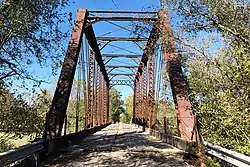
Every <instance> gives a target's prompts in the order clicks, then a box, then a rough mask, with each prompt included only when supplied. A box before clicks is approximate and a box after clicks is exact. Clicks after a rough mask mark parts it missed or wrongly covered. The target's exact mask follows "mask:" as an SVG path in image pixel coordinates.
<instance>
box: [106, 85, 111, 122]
mask: <svg viewBox="0 0 250 167" xmlns="http://www.w3.org/2000/svg"><path fill="white" fill-rule="evenodd" d="M109 90H110V86H109V85H106V96H107V98H106V105H107V108H106V113H107V117H106V123H108V122H110V114H109V104H110V103H109Z"/></svg>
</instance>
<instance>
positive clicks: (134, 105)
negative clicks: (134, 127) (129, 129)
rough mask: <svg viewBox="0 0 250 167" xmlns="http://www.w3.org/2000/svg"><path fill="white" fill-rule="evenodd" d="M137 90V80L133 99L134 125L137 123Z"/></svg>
mask: <svg viewBox="0 0 250 167" xmlns="http://www.w3.org/2000/svg"><path fill="white" fill-rule="evenodd" d="M136 88H137V80H136V79H135V80H134V97H133V119H132V123H136V122H135V118H136V100H135V99H136Z"/></svg>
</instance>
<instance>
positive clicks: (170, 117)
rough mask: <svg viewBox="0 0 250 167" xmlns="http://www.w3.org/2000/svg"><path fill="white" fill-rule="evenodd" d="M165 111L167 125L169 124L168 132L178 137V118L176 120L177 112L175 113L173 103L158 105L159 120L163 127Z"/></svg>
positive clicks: (160, 102)
mask: <svg viewBox="0 0 250 167" xmlns="http://www.w3.org/2000/svg"><path fill="white" fill-rule="evenodd" d="M164 110H165V113H166V115H165V117H166V121H167V122H166V123H167V131H168V132H170V133H172V134H174V135H178V132H177V118H176V111H175V105H174V104H173V103H170V102H168V103H163V102H162V101H159V102H158V105H157V119H158V120H159V121H160V123H161V124H162V125H164V121H163V119H164Z"/></svg>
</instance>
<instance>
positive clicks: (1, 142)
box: [0, 138, 13, 153]
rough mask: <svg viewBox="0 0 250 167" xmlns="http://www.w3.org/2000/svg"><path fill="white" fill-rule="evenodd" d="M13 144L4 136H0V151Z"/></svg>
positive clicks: (7, 148)
mask: <svg viewBox="0 0 250 167" xmlns="http://www.w3.org/2000/svg"><path fill="white" fill-rule="evenodd" d="M12 147H13V145H12V144H11V143H10V142H8V141H7V140H6V139H4V138H0V153H1V152H4V151H7V150H9V149H10V148H12Z"/></svg>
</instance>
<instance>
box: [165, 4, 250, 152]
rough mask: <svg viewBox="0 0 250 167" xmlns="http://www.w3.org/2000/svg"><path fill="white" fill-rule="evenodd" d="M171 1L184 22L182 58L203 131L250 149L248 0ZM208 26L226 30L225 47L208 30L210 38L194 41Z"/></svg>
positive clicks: (224, 142) (181, 27) (212, 137)
mask: <svg viewBox="0 0 250 167" xmlns="http://www.w3.org/2000/svg"><path fill="white" fill-rule="evenodd" d="M167 4H168V8H171V9H174V10H172V11H175V12H176V13H175V14H177V18H178V20H179V23H180V24H179V25H176V28H178V30H179V31H178V32H181V33H179V34H177V35H178V39H177V40H178V42H179V44H180V45H179V48H180V49H181V50H182V51H184V52H186V53H189V54H187V56H186V57H185V59H183V61H185V62H186V64H185V67H186V70H187V72H186V74H187V78H188V81H189V85H190V88H191V89H190V90H191V91H190V97H191V100H192V104H193V109H194V111H195V113H196V114H197V115H198V117H199V127H200V132H201V135H202V136H203V138H204V139H205V140H208V141H210V142H213V143H216V144H219V145H221V146H223V147H227V148H229V149H234V150H237V151H240V152H242V153H246V154H249V153H250V150H249V145H250V139H249V136H250V131H249V126H250V125H249V119H250V105H249V101H250V99H249V93H250V92H249V90H250V89H249V84H248V83H249V79H250V71H249V69H250V66H249V65H250V55H249V53H250V42H249V39H250V22H249V15H250V8H249V5H250V3H249V1H244V0H243V1H236V0H225V1H219V0H211V1H206V0H191V1H189V0H184V1H181V2H179V3H176V1H175V0H170V1H167ZM204 32H208V33H210V35H211V34H219V35H221V36H222V38H220V40H223V45H222V48H220V50H218V51H217V52H214V48H213V47H214V46H216V45H218V44H219V42H215V43H209V41H210V40H211V39H209V37H208V36H207V37H203V39H204V40H206V42H204V43H202V42H197V43H196V44H194V45H192V40H193V39H194V40H198V41H202V40H200V39H198V37H200V35H199V34H201V33H203V34H204ZM190 37H191V38H193V39H191V38H190ZM185 41H188V42H186V43H185ZM220 43H221V42H220ZM183 44H184V45H183ZM180 46H182V47H180ZM211 50H212V52H213V53H211Z"/></svg>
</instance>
